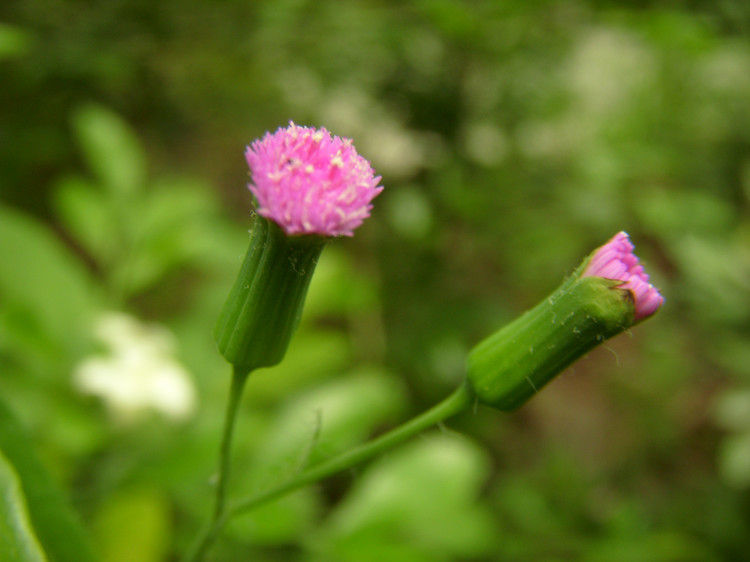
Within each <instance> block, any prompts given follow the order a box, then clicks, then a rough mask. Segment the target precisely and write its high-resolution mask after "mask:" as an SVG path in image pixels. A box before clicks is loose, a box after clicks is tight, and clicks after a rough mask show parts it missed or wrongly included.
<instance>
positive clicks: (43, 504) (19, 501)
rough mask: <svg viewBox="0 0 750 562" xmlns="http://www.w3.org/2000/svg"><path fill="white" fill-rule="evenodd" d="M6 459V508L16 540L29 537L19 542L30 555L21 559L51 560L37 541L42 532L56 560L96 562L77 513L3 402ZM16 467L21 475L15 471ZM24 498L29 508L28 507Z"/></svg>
mask: <svg viewBox="0 0 750 562" xmlns="http://www.w3.org/2000/svg"><path fill="white" fill-rule="evenodd" d="M0 461H2V462H0V468H1V469H2V476H3V482H4V486H3V500H4V506H5V510H7V511H6V513H9V514H11V513H12V515H13V518H14V519H15V522H16V523H15V525H14V526H17V528H16V529H14V530H13V533H14V535H15V536H16V539H15V540H16V541H23V544H21V543H20V542H19V543H18V544H19V547H21V546H22V547H23V550H21V551H20V552H25V553H27V554H28V557H27V558H25V559H24V558H18V559H19V560H26V559H27V560H44V559H45V558H44V555H43V554H42V552H41V550H40V548H39V545H37V544H36V539H35V538H34V535H36V536H37V537H38V540H39V543H40V545H41V546H42V547H43V548H44V552H46V554H47V557H48V558H49V560H50V561H52V562H57V561H59V562H66V561H70V562H72V561H74V560H78V561H79V562H87V561H89V560H92V561H93V560H95V557H94V553H93V550H92V548H91V546H90V545H89V542H88V539H87V537H86V534H85V532H84V529H83V527H82V526H81V524H80V522H79V521H78V518H77V515H76V514H75V513H74V512H73V510H72V509H71V507H70V506H69V505H68V504H67V501H66V500H65V498H64V495H63V493H62V492H61V491H60V490H59V489H58V486H57V484H56V483H55V482H54V481H53V480H52V477H51V476H50V475H49V474H48V473H47V471H46V470H45V468H44V467H43V466H42V464H41V462H40V461H39V459H38V458H37V457H36V454H35V453H34V451H33V449H32V448H30V446H29V438H28V436H27V434H26V432H25V430H24V429H23V428H22V427H21V425H20V424H19V423H18V422H17V421H16V420H15V418H14V416H13V414H12V413H11V412H10V410H9V409H8V408H7V406H5V404H3V403H2V402H0ZM14 469H15V473H16V474H17V476H15V475H14ZM24 498H25V503H26V507H24V506H23V503H24ZM26 510H28V516H27V515H26ZM26 520H28V521H26ZM12 522H13V519H6V521H5V523H6V524H9V523H10V524H13V523H12Z"/></svg>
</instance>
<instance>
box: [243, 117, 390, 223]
mask: <svg viewBox="0 0 750 562" xmlns="http://www.w3.org/2000/svg"><path fill="white" fill-rule="evenodd" d="M245 158H247V163H248V165H249V166H250V172H251V174H252V183H251V184H250V185H249V186H248V187H249V188H250V191H251V192H252V193H253V195H254V196H255V198H256V200H257V202H258V214H260V215H262V216H264V217H266V218H268V219H270V220H272V221H274V222H275V223H277V224H278V225H279V226H280V227H281V228H282V229H284V231H285V232H286V233H287V234H289V235H294V234H319V235H322V236H341V235H343V236H351V235H352V234H353V231H354V229H355V228H357V227H358V226H359V225H360V224H362V221H363V220H364V219H366V218H367V217H368V216H370V210H371V209H372V205H371V204H370V202H371V201H372V200H373V199H374V198H375V197H376V196H377V195H378V194H379V193H380V192H381V191H382V190H383V188H382V187H380V186H378V183H379V182H380V179H381V178H380V176H377V177H376V176H375V173H374V171H373V169H372V167H371V166H370V163H369V162H368V161H367V160H365V159H364V158H362V157H361V156H360V155H359V154H357V151H356V150H355V149H354V146H353V145H352V141H351V140H350V139H342V138H339V137H337V136H332V135H331V133H329V132H328V131H327V130H326V129H324V128H321V129H313V128H312V127H299V126H297V125H295V124H294V123H293V122H290V123H289V126H288V127H286V128H279V129H278V130H277V131H276V132H275V133H273V134H271V133H266V135H265V136H264V137H263V138H262V139H260V140H256V141H255V142H254V143H253V144H252V145H250V146H249V147H248V148H247V151H246V152H245Z"/></svg>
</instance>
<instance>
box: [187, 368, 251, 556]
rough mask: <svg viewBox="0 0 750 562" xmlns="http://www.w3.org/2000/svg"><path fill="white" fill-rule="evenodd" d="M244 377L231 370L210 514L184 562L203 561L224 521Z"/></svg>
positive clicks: (245, 374)
mask: <svg viewBox="0 0 750 562" xmlns="http://www.w3.org/2000/svg"><path fill="white" fill-rule="evenodd" d="M248 375H249V372H247V371H244V370H242V371H240V370H238V369H237V368H236V367H235V368H234V370H233V371H232V386H231V387H230V389H229V400H228V401H227V410H226V415H225V417H224V433H223V435H222V438H221V448H220V449H219V475H218V481H217V483H216V499H215V500H214V511H213V515H212V516H211V520H210V522H209V524H208V526H207V527H206V528H205V530H204V531H203V532H202V533H201V535H200V536H199V538H198V540H197V542H196V544H195V546H194V547H193V549H192V550H191V552H190V553H189V554H188V556H187V557H186V560H189V561H191V562H193V561H195V562H197V561H199V560H203V557H204V556H205V555H206V552H207V551H208V549H209V548H210V547H211V545H212V544H213V542H214V541H215V540H216V537H217V536H218V534H219V531H221V528H222V527H223V526H224V523H225V522H226V497H227V485H228V483H229V474H230V467H231V460H232V459H231V456H232V455H231V452H232V436H233V435H234V426H235V422H236V421H237V412H238V410H239V405H240V399H241V398H242V390H243V388H244V387H245V381H246V380H247V377H248Z"/></svg>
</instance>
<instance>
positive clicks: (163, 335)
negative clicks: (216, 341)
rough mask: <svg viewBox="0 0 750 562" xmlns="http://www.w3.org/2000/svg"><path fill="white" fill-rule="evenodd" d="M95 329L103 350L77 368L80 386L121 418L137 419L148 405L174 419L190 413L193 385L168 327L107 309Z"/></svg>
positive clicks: (192, 406) (116, 416) (125, 420)
mask: <svg viewBox="0 0 750 562" xmlns="http://www.w3.org/2000/svg"><path fill="white" fill-rule="evenodd" d="M94 334H95V336H96V338H97V340H99V341H100V342H101V343H103V344H104V346H105V347H106V348H107V353H106V354H101V355H95V356H91V357H89V358H87V359H85V360H84V361H82V362H81V363H80V364H79V365H78V366H77V367H76V368H75V371H74V373H73V381H74V384H75V386H76V388H77V389H78V390H80V391H81V392H83V393H85V394H93V395H96V396H99V397H100V398H101V399H102V400H104V402H105V403H106V405H107V407H108V408H109V410H110V412H111V413H112V415H113V416H114V417H115V419H117V420H118V421H120V422H125V423H128V422H132V421H135V420H136V419H138V418H139V417H140V416H142V415H143V414H145V413H146V412H147V411H149V410H155V411H157V412H159V413H161V414H163V415H165V416H166V417H169V418H172V419H175V420H180V419H185V418H186V417H187V416H189V415H190V413H191V412H192V411H193V409H194V407H195V389H194V388H193V385H192V382H191V380H190V375H189V374H188V372H187V371H185V369H184V368H183V367H182V366H181V365H180V364H179V363H178V362H177V360H176V359H175V358H174V350H175V347H176V344H175V339H174V336H173V335H172V334H171V333H170V332H169V331H168V330H167V329H166V328H164V327H162V326H159V325H156V324H144V323H141V322H139V321H138V320H137V319H136V318H134V317H132V316H129V315H127V314H123V313H117V312H110V313H106V314H104V315H103V316H101V317H100V318H99V320H98V321H97V322H96V324H95V326H94Z"/></svg>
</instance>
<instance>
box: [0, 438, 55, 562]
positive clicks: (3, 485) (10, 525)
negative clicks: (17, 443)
mask: <svg viewBox="0 0 750 562" xmlns="http://www.w3.org/2000/svg"><path fill="white" fill-rule="evenodd" d="M0 501H1V502H2V503H0V560H4V561H5V562H37V561H39V562H42V561H45V560H47V558H46V557H45V556H44V552H43V551H42V547H41V546H40V545H39V541H38V540H37V538H36V536H35V535H34V531H33V529H32V528H31V523H30V521H29V514H28V512H27V510H26V502H25V501H24V497H23V492H22V491H21V484H20V482H19V480H18V477H17V476H16V473H15V471H14V470H13V467H12V466H11V465H10V464H9V463H8V461H7V460H6V458H5V457H4V456H3V455H2V453H0Z"/></svg>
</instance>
